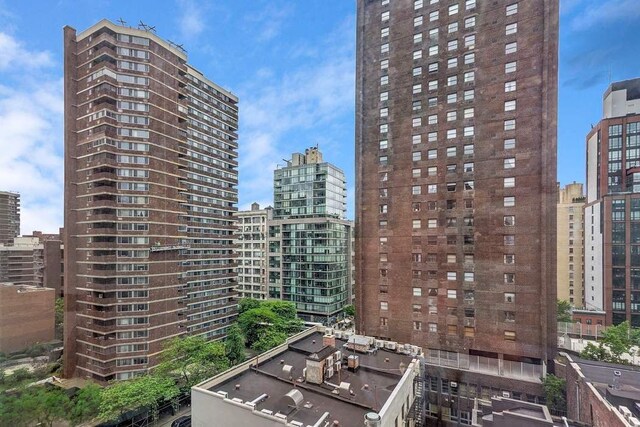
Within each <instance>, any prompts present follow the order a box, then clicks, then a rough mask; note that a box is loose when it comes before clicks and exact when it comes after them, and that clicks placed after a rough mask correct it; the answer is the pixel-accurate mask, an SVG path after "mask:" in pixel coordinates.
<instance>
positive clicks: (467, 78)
mask: <svg viewBox="0 0 640 427" xmlns="http://www.w3.org/2000/svg"><path fill="white" fill-rule="evenodd" d="M475 79H476V73H475V71H467V72H466V73H464V82H465V83H470V82H473V81H474V80H475Z"/></svg>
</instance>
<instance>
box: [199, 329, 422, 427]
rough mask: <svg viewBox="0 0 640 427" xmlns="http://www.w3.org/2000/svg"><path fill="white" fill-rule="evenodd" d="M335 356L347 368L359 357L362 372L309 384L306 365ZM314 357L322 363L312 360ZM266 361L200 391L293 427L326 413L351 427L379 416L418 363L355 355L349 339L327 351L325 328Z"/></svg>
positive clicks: (377, 352)
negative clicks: (371, 415) (369, 415)
mask: <svg viewBox="0 0 640 427" xmlns="http://www.w3.org/2000/svg"><path fill="white" fill-rule="evenodd" d="M303 334H304V333H303ZM303 334H301V335H303ZM336 351H340V352H341V360H342V363H345V360H346V358H347V356H350V355H352V354H356V355H357V356H358V358H359V362H360V363H359V368H358V369H356V370H355V371H354V370H351V369H347V367H346V366H344V365H343V367H342V369H341V370H336V371H335V373H334V374H333V376H331V377H330V378H328V379H327V378H325V379H324V381H323V383H322V384H314V383H312V382H309V381H305V379H304V372H305V369H306V366H307V360H311V361H314V360H323V359H324V358H325V357H329V356H331V355H332V354H333V353H335V352H336ZM312 355H316V356H317V359H316V358H315V357H310V356H312ZM264 356H267V357H268V358H267V359H265V360H258V361H257V363H249V364H245V365H247V366H246V367H245V368H244V369H240V370H237V373H236V374H235V375H233V376H230V377H227V378H224V379H221V380H220V381H215V378H214V379H212V380H210V381H209V382H207V383H203V384H201V385H200V386H201V387H203V388H205V389H207V390H208V391H209V392H213V393H216V394H218V395H220V394H221V393H220V392H224V393H226V399H229V400H231V401H233V402H235V403H238V404H241V403H244V404H245V405H253V403H250V402H254V403H255V411H258V412H262V413H267V414H272V415H276V414H278V413H279V414H281V415H276V416H286V418H287V421H288V422H290V423H292V424H293V425H298V424H296V422H297V423H301V424H300V425H304V426H306V425H315V424H316V422H318V420H319V419H320V418H321V417H322V416H323V415H324V414H325V413H327V412H328V413H329V415H328V417H329V418H327V421H329V422H331V421H336V420H337V421H339V422H340V425H352V424H351V423H352V422H353V420H363V417H364V415H365V414H366V413H368V412H372V411H373V412H380V410H381V409H382V407H383V406H384V404H385V402H387V400H388V399H389V397H390V396H391V394H392V392H393V390H394V389H395V388H396V385H398V383H399V382H400V380H401V378H402V375H403V373H404V368H405V367H408V366H409V364H410V363H411V362H412V360H413V357H412V356H410V355H406V354H400V353H396V352H393V351H390V350H385V349H372V350H370V352H369V353H355V352H354V351H352V350H348V349H347V348H346V340H344V339H337V338H336V339H335V347H334V346H332V345H327V343H326V342H324V341H323V333H322V332H320V328H317V330H316V331H314V332H312V333H308V334H306V336H302V337H301V338H300V339H297V340H294V341H292V342H290V343H289V344H288V345H286V346H285V348H283V350H281V351H279V352H272V353H266V354H265V355H263V357H264ZM258 357H260V356H258ZM254 362H256V361H255V360H254ZM289 367H290V368H289ZM232 371H233V370H232ZM307 375H308V372H307ZM344 383H347V384H344ZM292 390H298V391H299V392H300V393H301V395H302V397H301V399H300V404H299V405H297V404H295V403H294V402H293V399H292V398H291V397H287V393H290V392H291V391H292ZM294 393H295V392H294ZM223 395H224V394H223ZM265 395H266V396H265Z"/></svg>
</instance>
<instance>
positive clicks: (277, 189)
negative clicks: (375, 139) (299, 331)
mask: <svg viewBox="0 0 640 427" xmlns="http://www.w3.org/2000/svg"><path fill="white" fill-rule="evenodd" d="M273 188H274V211H273V221H271V222H270V223H269V236H268V240H269V266H268V268H269V298H276V299H282V300H284V301H291V302H294V303H295V304H296V308H297V310H298V315H299V316H300V317H302V318H303V319H305V320H310V321H316V322H325V323H328V322H331V321H333V320H335V319H336V318H337V317H338V316H339V315H340V314H341V313H342V310H343V309H344V306H345V305H346V304H349V303H350V302H351V301H350V298H351V287H352V275H351V261H352V260H351V223H350V222H349V221H347V220H345V214H346V198H347V187H346V180H345V177H344V172H342V171H341V170H340V169H338V168H337V167H335V166H334V165H332V164H331V163H328V162H324V161H323V159H322V153H321V152H320V151H319V150H318V149H317V148H309V149H307V150H305V153H304V154H301V153H293V155H292V157H291V160H290V161H288V162H287V165H286V166H285V167H283V168H279V169H277V170H276V171H275V172H274V184H273Z"/></svg>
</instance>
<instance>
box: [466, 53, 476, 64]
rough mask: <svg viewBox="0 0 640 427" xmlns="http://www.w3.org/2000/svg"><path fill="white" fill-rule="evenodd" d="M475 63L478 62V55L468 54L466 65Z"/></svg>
mask: <svg viewBox="0 0 640 427" xmlns="http://www.w3.org/2000/svg"><path fill="white" fill-rule="evenodd" d="M475 61H476V54H475V53H467V54H466V55H465V56H464V63H465V64H466V65H469V64H473V63H474V62H475Z"/></svg>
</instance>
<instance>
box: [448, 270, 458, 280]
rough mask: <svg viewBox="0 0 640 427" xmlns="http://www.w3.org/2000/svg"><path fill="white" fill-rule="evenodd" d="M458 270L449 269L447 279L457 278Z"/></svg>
mask: <svg viewBox="0 0 640 427" xmlns="http://www.w3.org/2000/svg"><path fill="white" fill-rule="evenodd" d="M456 278H457V277H456V272H455V271H447V280H450V281H455V280H456Z"/></svg>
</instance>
